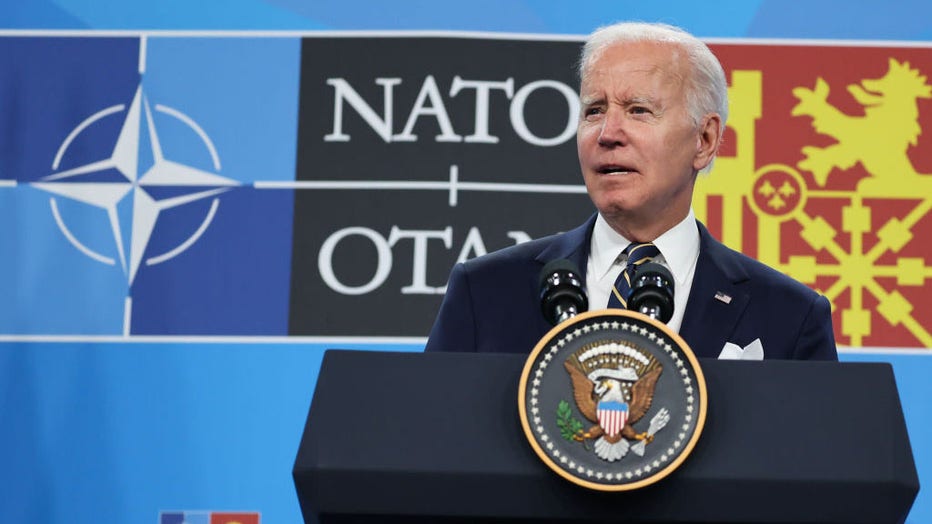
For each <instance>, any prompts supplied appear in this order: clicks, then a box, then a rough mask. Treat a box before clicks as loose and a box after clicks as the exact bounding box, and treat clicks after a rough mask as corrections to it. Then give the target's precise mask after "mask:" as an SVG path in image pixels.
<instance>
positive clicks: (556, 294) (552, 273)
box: [540, 259, 589, 325]
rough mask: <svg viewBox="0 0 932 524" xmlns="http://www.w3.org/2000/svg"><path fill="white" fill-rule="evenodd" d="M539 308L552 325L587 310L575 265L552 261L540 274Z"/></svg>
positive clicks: (559, 260) (587, 301)
mask: <svg viewBox="0 0 932 524" xmlns="http://www.w3.org/2000/svg"><path fill="white" fill-rule="evenodd" d="M540 307H541V311H543V313H544V318H546V319H547V321H548V322H550V323H551V324H553V325H557V324H559V323H560V322H563V321H564V320H567V319H569V318H572V317H574V316H576V315H578V314H580V313H582V312H583V311H586V310H587V309H588V308H589V300H588V299H587V298H586V292H585V291H584V289H583V285H582V280H581V279H580V278H579V271H578V270H577V269H576V265H575V264H573V263H572V262H570V261H569V260H566V259H558V260H553V261H550V262H548V263H547V265H546V266H544V269H543V270H542V271H541V272H540Z"/></svg>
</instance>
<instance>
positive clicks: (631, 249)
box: [608, 242, 660, 309]
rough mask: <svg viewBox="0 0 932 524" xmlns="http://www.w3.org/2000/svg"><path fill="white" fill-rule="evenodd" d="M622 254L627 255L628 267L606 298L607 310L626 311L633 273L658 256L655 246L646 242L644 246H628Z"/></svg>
mask: <svg viewBox="0 0 932 524" xmlns="http://www.w3.org/2000/svg"><path fill="white" fill-rule="evenodd" d="M622 253H626V254H627V255H628V265H626V266H625V269H624V271H622V272H621V273H620V274H619V275H618V278H617V279H616V280H615V287H614V288H613V289H612V294H611V295H609V297H608V307H609V308H621V309H626V308H627V306H628V296H629V295H630V294H631V279H632V278H634V272H635V270H636V269H637V267H638V266H640V265H641V264H643V263H645V262H650V261H651V260H652V259H653V258H654V257H656V256H657V255H659V254H660V250H659V249H657V246H655V245H654V244H652V243H650V242H647V243H645V244H634V243H632V244H628V247H626V248H625V250H624V251H622Z"/></svg>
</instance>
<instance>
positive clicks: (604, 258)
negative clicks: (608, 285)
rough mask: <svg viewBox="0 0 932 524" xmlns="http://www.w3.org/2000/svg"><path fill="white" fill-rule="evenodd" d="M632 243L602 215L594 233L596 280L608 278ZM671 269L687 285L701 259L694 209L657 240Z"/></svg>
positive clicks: (592, 253)
mask: <svg viewBox="0 0 932 524" xmlns="http://www.w3.org/2000/svg"><path fill="white" fill-rule="evenodd" d="M630 243H631V241H630V240H628V239H627V238H625V237H623V236H621V235H620V234H618V232H617V231H615V230H614V229H612V227H611V226H610V225H608V222H606V221H605V219H604V218H602V215H601V214H599V215H598V216H597V217H596V219H595V226H593V229H592V240H591V244H590V251H589V257H590V262H591V263H592V271H593V272H594V273H593V276H595V277H597V278H602V277H604V276H605V275H606V274H607V273H608V272H609V270H610V269H611V268H612V265H614V263H615V261H616V259H617V258H618V255H619V254H620V253H621V252H622V251H623V250H624V249H625V248H626V247H628V244H630ZM654 245H655V246H657V249H659V250H660V254H661V256H663V258H664V261H665V262H666V265H667V267H669V268H670V272H671V273H672V274H673V278H674V279H676V281H677V282H679V283H680V284H683V283H684V282H685V280H686V277H687V276H688V275H689V270H690V268H691V267H692V264H693V263H694V262H695V260H696V257H698V256H699V228H698V227H697V226H696V215H695V213H693V210H692V208H690V209H689V213H687V214H686V218H684V219H683V220H682V221H680V223H679V224H677V225H675V226H673V227H672V228H670V229H669V230H667V231H666V232H665V233H664V234H662V235H660V236H659V237H657V238H656V239H655V240H654Z"/></svg>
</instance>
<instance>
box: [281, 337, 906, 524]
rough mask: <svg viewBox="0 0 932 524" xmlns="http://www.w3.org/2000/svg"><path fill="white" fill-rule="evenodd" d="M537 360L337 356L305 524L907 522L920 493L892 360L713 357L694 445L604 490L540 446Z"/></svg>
mask: <svg viewBox="0 0 932 524" xmlns="http://www.w3.org/2000/svg"><path fill="white" fill-rule="evenodd" d="M525 360H526V357H525V356H524V355H514V354H472V353H471V354H464V353H389V352H368V351H340V350H329V351H327V352H326V354H325V356H324V359H323V363H322V365H321V369H320V374H319V378H318V381H317V388H316V390H315V392H314V397H313V400H312V403H311V407H310V410H309V414H308V418H307V424H306V427H305V430H304V435H303V438H302V440H301V445H300V448H299V450H298V454H297V458H296V460H295V465H294V471H293V476H294V481H295V487H296V489H297V493H298V498H299V501H300V504H301V510H302V512H303V515H304V519H305V522H308V523H312V522H321V523H322V524H327V523H344V522H399V523H400V522H404V523H435V522H516V523H518V522H639V523H674V522H677V523H681V522H720V523H725V522H735V523H737V522H740V523H784V522H786V523H789V522H811V523H820V524H824V523H839V524H841V523H844V524H857V523H899V522H903V521H904V520H905V518H906V515H907V514H908V512H909V509H910V507H911V506H912V504H913V501H914V499H915V497H916V494H917V493H918V491H919V479H918V476H917V473H916V468H915V464H914V462H913V456H912V451H911V449H910V444H909V437H908V435H907V432H906V424H905V421H904V419H903V414H902V408H901V406H900V401H899V396H898V394H897V390H896V384H895V381H894V377H893V371H892V368H891V367H890V366H889V365H888V364H865V363H838V362H798V361H764V362H742V361H718V360H700V365H701V367H702V370H703V373H704V374H705V379H706V385H707V390H708V396H709V411H708V416H707V419H706V424H705V428H704V430H703V432H702V436H701V437H700V439H699V441H698V443H697V445H696V447H695V448H694V449H693V451H692V453H691V454H690V455H689V457H688V458H687V459H686V461H685V462H684V463H683V464H682V465H681V466H680V468H679V469H677V470H676V471H674V472H673V473H672V474H671V475H670V476H669V477H667V478H665V479H663V480H661V481H660V482H658V483H656V484H654V485H651V486H648V487H645V488H642V489H639V490H635V491H629V492H622V493H605V492H597V491H591V490H587V489H585V488H582V487H579V486H576V485H575V484H572V483H570V482H568V481H567V480H564V479H563V478H561V477H559V476H558V475H556V474H555V473H554V472H553V471H551V470H550V469H548V468H547V467H546V466H545V465H544V464H543V462H541V461H540V460H539V459H538V457H537V456H536V455H535V454H534V452H533V450H532V449H531V447H530V445H529V444H528V442H527V439H526V437H525V435H524V433H523V430H522V428H521V424H520V421H519V417H518V406H517V396H518V381H519V377H520V375H521V370H522V368H523V366H524V362H525Z"/></svg>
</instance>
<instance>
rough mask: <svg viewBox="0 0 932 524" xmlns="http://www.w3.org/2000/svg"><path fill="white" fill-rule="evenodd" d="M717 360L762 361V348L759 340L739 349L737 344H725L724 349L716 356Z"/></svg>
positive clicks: (756, 339)
mask: <svg viewBox="0 0 932 524" xmlns="http://www.w3.org/2000/svg"><path fill="white" fill-rule="evenodd" d="M718 358H719V360H764V346H763V345H761V343H760V339H759V338H755V339H754V341H753V342H751V343H750V344H748V345H746V346H744V349H741V347H740V346H738V344H732V343H731V342H725V347H723V348H722V352H721V353H719V355H718Z"/></svg>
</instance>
